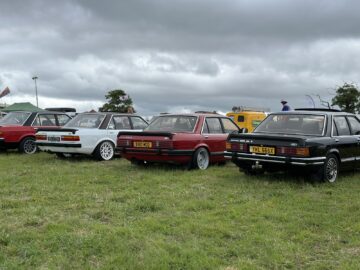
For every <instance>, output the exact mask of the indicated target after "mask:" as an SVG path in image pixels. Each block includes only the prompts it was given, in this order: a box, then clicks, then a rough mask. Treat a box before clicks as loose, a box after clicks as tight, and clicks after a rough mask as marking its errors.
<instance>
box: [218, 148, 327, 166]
mask: <svg viewBox="0 0 360 270" xmlns="http://www.w3.org/2000/svg"><path fill="white" fill-rule="evenodd" d="M224 156H225V158H226V159H231V160H233V161H247V162H249V161H254V162H256V161H257V162H266V163H276V164H284V165H294V166H321V165H323V164H324V163H325V160H326V157H303V158H300V157H286V156H271V155H258V154H250V153H239V152H228V151H225V152H224Z"/></svg>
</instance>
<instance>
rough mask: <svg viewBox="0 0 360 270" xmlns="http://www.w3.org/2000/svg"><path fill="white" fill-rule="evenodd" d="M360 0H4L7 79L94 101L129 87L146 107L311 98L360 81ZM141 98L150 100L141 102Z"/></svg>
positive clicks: (225, 106) (51, 94) (24, 89)
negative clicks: (359, 27)
mask: <svg viewBox="0 0 360 270" xmlns="http://www.w3.org/2000/svg"><path fill="white" fill-rule="evenodd" d="M359 8H360V2H358V1H355V0H344V1H325V0H320V1H310V0H305V1H300V0H299V1H296V0H295V1H294V0H271V1H265V0H264V1H260V0H252V1H250V0H243V1H232V0H224V1H215V0H206V1H205V0H197V1H190V0H183V1H165V0H154V1H145V0H142V1H141V0H137V1H105V2H104V1H95V0H86V1H85V0H84V1H75V0H65V1H42V0H35V1H16V0H15V1H11V2H10V1H3V2H1V3H0V10H2V13H3V15H2V17H1V18H0V23H1V25H2V27H1V29H0V63H1V66H0V84H1V85H0V88H1V87H2V86H4V85H9V86H10V87H11V89H14V90H13V91H12V95H19V96H23V95H31V94H32V93H33V81H32V80H31V77H32V76H33V75H35V74H36V75H38V76H39V80H38V83H39V93H40V95H41V96H43V97H47V98H57V99H64V98H65V99H69V101H72V102H73V101H77V102H79V104H80V103H81V104H82V105H81V107H84V106H86V105H84V104H87V103H89V104H90V103H91V104H94V102H95V103H96V102H104V101H105V99H104V95H105V94H106V92H107V91H108V90H110V89H114V88H122V89H124V90H126V91H127V92H128V93H129V94H130V95H131V97H132V98H133V100H134V101H135V106H136V107H137V108H139V109H141V111H140V113H144V114H147V115H151V114H156V113H158V112H162V111H170V110H174V109H179V110H181V108H184V109H191V110H195V109H199V110H214V109H216V110H221V111H227V110H229V109H230V108H231V107H232V106H233V105H249V106H263V107H271V108H273V109H277V108H279V100H280V99H281V98H287V99H289V102H291V104H292V105H293V106H304V104H305V105H306V102H307V101H306V95H307V94H313V93H314V94H320V95H321V96H322V97H324V98H328V99H331V95H330V94H329V88H332V87H335V86H336V85H340V84H341V83H342V82H344V81H351V82H355V83H356V82H358V81H359V79H358V72H357V70H359V68H360V60H359V59H360V37H359V34H360V32H359V30H358V27H357V26H358V25H359V22H360V19H359V17H358V14H357V13H358V10H359ZM139 109H138V110H139Z"/></svg>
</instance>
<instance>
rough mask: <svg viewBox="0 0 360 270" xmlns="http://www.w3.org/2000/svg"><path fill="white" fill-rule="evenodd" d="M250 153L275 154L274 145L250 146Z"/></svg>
mask: <svg viewBox="0 0 360 270" xmlns="http://www.w3.org/2000/svg"><path fill="white" fill-rule="evenodd" d="M250 153H256V154H269V155H275V148H274V147H263V146H250Z"/></svg>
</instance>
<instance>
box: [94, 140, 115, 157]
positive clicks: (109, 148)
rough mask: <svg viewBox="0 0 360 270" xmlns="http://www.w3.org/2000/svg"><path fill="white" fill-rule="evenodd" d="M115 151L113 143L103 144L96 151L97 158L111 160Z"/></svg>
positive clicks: (106, 142)
mask: <svg viewBox="0 0 360 270" xmlns="http://www.w3.org/2000/svg"><path fill="white" fill-rule="evenodd" d="M114 153H115V149H114V145H113V143H112V142H109V141H105V142H101V143H100V144H99V145H98V146H97V147H96V149H95V157H96V158H97V159H98V160H110V159H112V158H113V157H114Z"/></svg>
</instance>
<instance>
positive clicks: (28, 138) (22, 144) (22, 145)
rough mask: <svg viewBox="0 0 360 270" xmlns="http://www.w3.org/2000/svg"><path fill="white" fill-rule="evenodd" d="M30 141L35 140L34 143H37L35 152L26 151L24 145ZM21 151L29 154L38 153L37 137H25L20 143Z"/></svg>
mask: <svg viewBox="0 0 360 270" xmlns="http://www.w3.org/2000/svg"><path fill="white" fill-rule="evenodd" d="M28 141H33V142H34V144H35V151H34V152H33V153H27V152H26V151H25V148H24V145H25V143H26V142H28ZM19 151H20V152H21V153H24V154H29V155H31V154H34V153H36V151H37V146H36V143H35V139H34V138H31V137H26V138H24V139H23V140H22V141H21V143H20V145H19Z"/></svg>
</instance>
